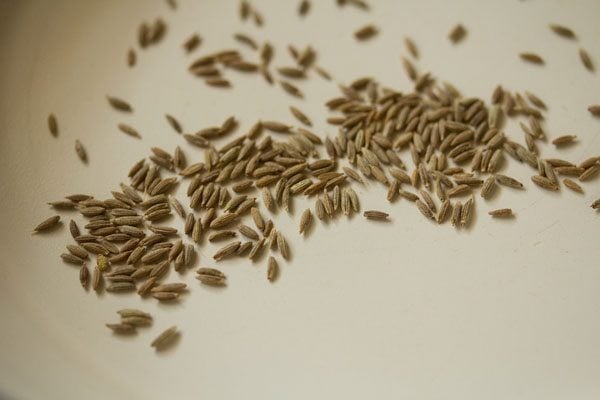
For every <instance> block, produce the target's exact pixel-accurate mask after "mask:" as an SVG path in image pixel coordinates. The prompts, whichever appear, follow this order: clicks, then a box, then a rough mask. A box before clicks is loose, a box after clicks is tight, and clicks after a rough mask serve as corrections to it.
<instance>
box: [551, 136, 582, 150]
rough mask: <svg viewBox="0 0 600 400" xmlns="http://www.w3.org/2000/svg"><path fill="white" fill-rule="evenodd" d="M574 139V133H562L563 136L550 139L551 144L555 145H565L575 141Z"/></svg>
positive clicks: (575, 137)
mask: <svg viewBox="0 0 600 400" xmlns="http://www.w3.org/2000/svg"><path fill="white" fill-rule="evenodd" d="M575 139H577V136H575V135H564V136H559V137H557V138H556V139H554V140H553V141H552V144H553V145H555V146H557V147H558V146H565V145H568V144H573V143H574V142H575Z"/></svg>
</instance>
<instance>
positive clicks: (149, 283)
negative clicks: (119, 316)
mask: <svg viewBox="0 0 600 400" xmlns="http://www.w3.org/2000/svg"><path fill="white" fill-rule="evenodd" d="M157 279H158V278H157V277H150V278H148V279H146V280H145V281H144V283H142V284H141V285H140V287H139V288H138V291H137V293H138V294H139V295H140V296H145V295H146V294H148V293H149V292H150V289H152V287H153V286H154V284H155V283H156V280H157Z"/></svg>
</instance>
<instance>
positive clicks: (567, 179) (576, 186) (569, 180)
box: [563, 178, 583, 193]
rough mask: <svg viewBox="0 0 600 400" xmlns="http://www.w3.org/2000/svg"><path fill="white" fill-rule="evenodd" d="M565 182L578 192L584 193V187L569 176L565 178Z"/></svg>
mask: <svg viewBox="0 0 600 400" xmlns="http://www.w3.org/2000/svg"><path fill="white" fill-rule="evenodd" d="M563 183H564V184H565V186H566V187H568V188H569V189H571V190H573V191H575V192H578V193H583V189H582V187H581V186H579V184H578V183H577V182H575V181H573V180H571V179H569V178H565V179H563Z"/></svg>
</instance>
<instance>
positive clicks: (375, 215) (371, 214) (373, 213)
mask: <svg viewBox="0 0 600 400" xmlns="http://www.w3.org/2000/svg"><path fill="white" fill-rule="evenodd" d="M363 216H364V217H365V218H366V219H372V220H376V221H385V222H389V221H390V220H389V216H390V215H389V214H388V213H386V212H383V211H378V210H367V211H365V212H363Z"/></svg>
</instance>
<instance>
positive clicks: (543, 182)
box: [531, 175, 558, 191]
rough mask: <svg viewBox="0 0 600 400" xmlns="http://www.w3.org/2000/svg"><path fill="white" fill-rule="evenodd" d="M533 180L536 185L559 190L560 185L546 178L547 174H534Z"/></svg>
mask: <svg viewBox="0 0 600 400" xmlns="http://www.w3.org/2000/svg"><path fill="white" fill-rule="evenodd" d="M531 181H532V182H533V183H535V184H536V185H538V186H539V187H541V188H542V189H546V190H554V191H557V190H558V185H556V184H555V183H554V182H552V181H551V180H550V179H548V178H546V177H545V176H541V175H534V176H532V177H531Z"/></svg>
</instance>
